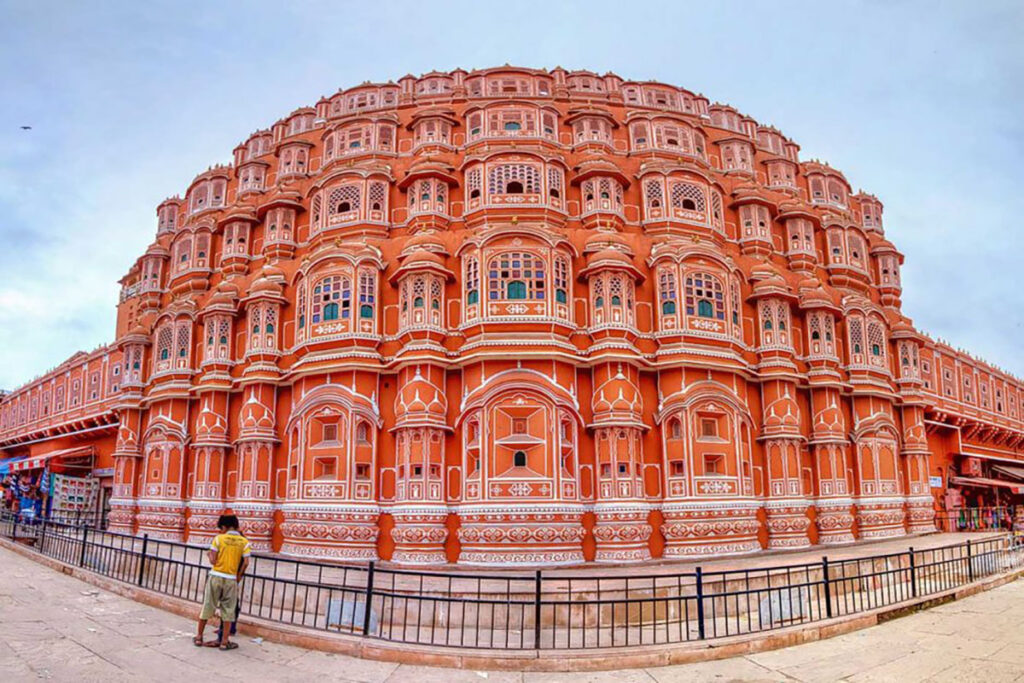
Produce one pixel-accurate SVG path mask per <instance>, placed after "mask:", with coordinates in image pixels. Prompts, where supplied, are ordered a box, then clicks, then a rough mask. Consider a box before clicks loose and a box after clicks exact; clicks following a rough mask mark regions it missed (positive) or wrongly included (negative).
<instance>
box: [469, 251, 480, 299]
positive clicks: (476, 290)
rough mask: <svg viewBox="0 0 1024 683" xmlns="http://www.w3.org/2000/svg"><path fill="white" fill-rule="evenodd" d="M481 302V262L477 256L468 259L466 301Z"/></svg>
mask: <svg viewBox="0 0 1024 683" xmlns="http://www.w3.org/2000/svg"><path fill="white" fill-rule="evenodd" d="M479 302H480V263H479V261H477V259H476V257H475V256H471V257H469V259H467V260H466V303H467V304H469V305H473V304H477V303H479Z"/></svg>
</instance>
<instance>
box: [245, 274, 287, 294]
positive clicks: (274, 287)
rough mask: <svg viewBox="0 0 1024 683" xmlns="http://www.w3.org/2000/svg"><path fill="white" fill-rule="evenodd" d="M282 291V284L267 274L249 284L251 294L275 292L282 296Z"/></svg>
mask: <svg viewBox="0 0 1024 683" xmlns="http://www.w3.org/2000/svg"><path fill="white" fill-rule="evenodd" d="M282 291H283V290H282V289H281V285H280V284H278V283H277V282H274V281H273V280H271V279H270V278H269V277H266V276H263V277H259V278H256V280H254V281H253V283H252V284H251V285H249V294H273V295H276V296H280V295H281V293H282Z"/></svg>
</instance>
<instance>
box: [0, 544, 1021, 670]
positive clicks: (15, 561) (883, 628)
mask: <svg viewBox="0 0 1024 683" xmlns="http://www.w3.org/2000/svg"><path fill="white" fill-rule="evenodd" d="M1022 614H1024V580H1019V581H1015V582H1012V583H1009V584H1007V585H1005V586H1002V587H999V588H996V589H994V590H991V591H988V592H985V593H981V594H978V595H975V596H972V597H968V598H965V599H963V600H961V601H959V602H953V603H948V604H945V605H941V606H939V607H935V608H932V609H930V610H927V611H924V612H918V613H916V614H913V615H911V616H908V617H903V618H901V619H895V620H893V621H889V622H886V623H884V624H881V625H879V626H875V627H872V628H869V629H865V630H862V631H857V632H855V633H850V634H847V635H842V636H838V637H836V638H832V639H829V640H824V641H819V642H814V643H808V644H805V645H797V646H794V647H789V648H785V649H782V650H775V651H773V652H763V653H759V654H753V655H748V656H745V657H735V658H732V659H724V660H719V661H715V662H704V663H699V664H687V665H680V666H671V667H663V668H651V669H635V670H626V671H610V672H598V673H578V674H557V673H510V672H495V671H490V672H484V671H469V670H452V669H436V668H429V667H418V666H409V665H404V664H402V665H399V664H392V663H386V662H375V661H367V660H361V659H355V658H352V657H346V656H344V655H336V654H328V653H323V652H316V651H310V650H303V649H300V648H296V647H290V646H286V645H278V644H275V643H269V642H262V643H254V642H252V640H250V639H249V638H248V637H245V636H241V637H239V638H238V641H239V643H240V647H239V649H238V650H235V651H233V652H220V651H218V650H214V649H208V648H202V649H200V648H196V647H194V646H193V645H192V640H191V638H192V632H193V627H194V623H193V622H191V621H188V620H186V619H182V618H181V617H178V616H175V615H172V614H169V613H167V612H163V611H161V610H159V609H156V608H153V607H147V606H144V605H140V604H137V603H135V602H132V601H131V600H128V599H126V598H122V597H120V596H117V595H114V594H112V593H108V592H106V591H103V590H100V589H98V588H94V587H93V586H91V585H89V584H87V583H84V582H82V581H79V580H77V579H74V578H71V577H69V576H66V575H64V574H62V573H59V572H56V571H53V570H51V569H48V568H46V567H43V566H41V565H38V564H36V563H35V562H33V561H31V560H29V559H27V558H24V557H21V556H19V555H17V554H15V553H13V552H11V551H9V550H6V549H3V548H0V672H2V675H0V680H3V681H24V680H35V679H40V678H41V679H49V680H55V681H181V680H200V679H201V678H202V679H205V678H213V679H217V680H222V679H223V680H246V681H250V682H253V681H303V682H304V683H310V682H311V681H315V682H316V683H320V682H324V681H361V682H366V683H384V682H387V683H400V682H405V681H409V682H414V683H432V682H433V681H439V682H443V683H462V682H474V683H484V682H491V683H504V682H505V681H519V682H520V683H546V682H549V681H550V682H552V683H562V682H565V683H583V682H593V683H603V682H604V681H608V682H609V683H612V682H614V683H634V682H641V681H643V682H647V683H669V682H673V681H730V680H742V681H788V680H799V681H835V680H840V679H843V680H850V681H873V680H877V681H900V682H901V683H904V682H908V681H918V680H937V681H958V682H960V681H986V682H995V681H1014V680H1024V629H1021V628H1020V625H1021V621H1022V620H1021V615H1022ZM207 633H208V637H212V635H213V631H212V630H208V632H207Z"/></svg>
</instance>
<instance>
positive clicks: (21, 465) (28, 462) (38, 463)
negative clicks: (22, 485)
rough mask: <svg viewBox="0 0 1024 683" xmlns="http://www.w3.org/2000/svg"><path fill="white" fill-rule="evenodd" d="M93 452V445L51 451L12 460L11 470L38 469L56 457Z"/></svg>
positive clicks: (77, 455)
mask: <svg viewBox="0 0 1024 683" xmlns="http://www.w3.org/2000/svg"><path fill="white" fill-rule="evenodd" d="M92 454H93V450H92V446H79V447H78V448H65V449H63V450H60V451H51V452H49V453H44V454H43V455H36V456H33V457H31V458H24V459H22V460H15V461H13V462H10V463H9V464H10V467H11V472H27V471H29V470H38V469H42V468H43V467H46V463H48V462H49V461H50V460H53V459H54V458H66V457H79V456H91V455H92Z"/></svg>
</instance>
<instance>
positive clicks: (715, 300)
mask: <svg viewBox="0 0 1024 683" xmlns="http://www.w3.org/2000/svg"><path fill="white" fill-rule="evenodd" d="M686 315H688V316H692V315H696V316H697V317H699V318H713V319H715V320H725V295H724V294H723V292H722V282H721V281H720V280H719V279H718V278H716V277H715V276H713V275H709V274H708V273H696V274H694V275H687V276H686Z"/></svg>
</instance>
